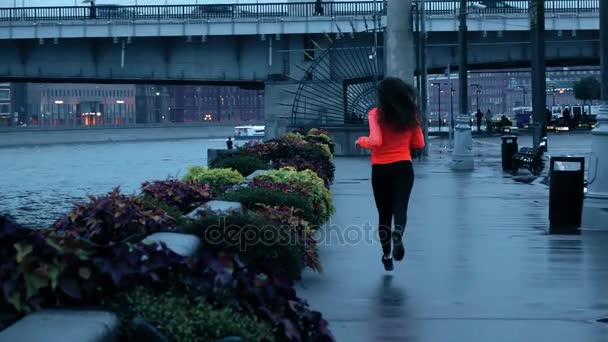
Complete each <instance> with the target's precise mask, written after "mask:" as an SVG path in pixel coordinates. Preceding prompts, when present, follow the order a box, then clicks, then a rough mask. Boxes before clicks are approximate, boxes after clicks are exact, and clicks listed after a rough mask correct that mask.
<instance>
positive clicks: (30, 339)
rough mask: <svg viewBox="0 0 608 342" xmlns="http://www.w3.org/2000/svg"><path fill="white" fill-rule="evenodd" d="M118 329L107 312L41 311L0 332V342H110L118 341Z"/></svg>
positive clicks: (115, 319) (117, 322)
mask: <svg viewBox="0 0 608 342" xmlns="http://www.w3.org/2000/svg"><path fill="white" fill-rule="evenodd" d="M118 327H119V320H118V317H116V315H114V314H113V313H110V312H106V311H88V310H87V311H85V310H43V311H39V312H36V313H33V314H30V315H28V316H25V317H24V318H23V319H21V320H19V321H18V322H17V323H15V324H13V325H11V326H10V327H8V328H7V329H5V330H3V331H2V332H0V341H2V342H4V341H6V342H11V341H19V342H42V341H44V342H66V341H78V342H112V341H118Z"/></svg>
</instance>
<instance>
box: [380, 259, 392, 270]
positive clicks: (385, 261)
mask: <svg viewBox="0 0 608 342" xmlns="http://www.w3.org/2000/svg"><path fill="white" fill-rule="evenodd" d="M382 264H383V265H384V270H385V271H392V270H393V258H392V257H391V258H388V259H387V258H385V257H384V255H383V256H382Z"/></svg>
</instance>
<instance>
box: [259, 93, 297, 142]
mask: <svg viewBox="0 0 608 342" xmlns="http://www.w3.org/2000/svg"><path fill="white" fill-rule="evenodd" d="M297 89H298V84H297V83H296V82H270V81H268V82H266V83H265V84H264V125H265V126H266V127H265V129H264V131H265V138H266V139H274V138H277V137H278V136H280V135H281V134H284V133H287V131H288V129H289V126H290V125H291V107H289V106H288V105H289V104H292V103H293V100H294V95H293V94H294V93H295V91H296V90H297Z"/></svg>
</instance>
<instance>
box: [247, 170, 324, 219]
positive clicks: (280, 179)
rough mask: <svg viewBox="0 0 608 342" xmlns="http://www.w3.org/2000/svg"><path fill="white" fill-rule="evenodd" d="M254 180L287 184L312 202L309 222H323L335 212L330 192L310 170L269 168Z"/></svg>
mask: <svg viewBox="0 0 608 342" xmlns="http://www.w3.org/2000/svg"><path fill="white" fill-rule="evenodd" d="M254 180H262V181H269V182H277V183H283V184H289V185H291V186H292V187H294V188H295V189H297V190H298V191H299V192H300V193H301V194H302V195H303V196H306V197H307V198H309V199H310V200H311V201H312V203H313V209H314V214H313V215H314V217H316V218H317V219H316V220H313V221H309V222H311V223H323V222H326V221H327V220H329V218H330V217H331V215H332V214H333V213H334V212H335V209H334V206H333V203H332V197H331V192H330V191H329V190H328V189H327V188H326V187H325V183H324V182H323V179H321V178H320V177H319V176H318V175H317V174H316V173H315V172H313V171H311V170H303V171H296V169H294V168H292V167H285V168H282V169H280V170H271V171H269V172H267V173H264V174H262V175H259V176H257V177H255V179H254Z"/></svg>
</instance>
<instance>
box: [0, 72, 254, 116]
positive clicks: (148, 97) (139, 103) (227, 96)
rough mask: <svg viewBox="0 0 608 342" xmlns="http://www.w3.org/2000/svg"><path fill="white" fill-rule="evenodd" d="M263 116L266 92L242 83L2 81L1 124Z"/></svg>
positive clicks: (0, 89) (0, 99)
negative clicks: (239, 84)
mask: <svg viewBox="0 0 608 342" xmlns="http://www.w3.org/2000/svg"><path fill="white" fill-rule="evenodd" d="M263 119H264V91H263V90H262V89H244V88H241V87H239V86H210V85H209V86H207V85H200V86H195V85H151V84H138V85H133V84H71V83H0V126H18V125H21V126H22V125H27V126H44V127H77V126H126V125H134V124H163V123H178V124H189V123H190V124H192V123H201V122H209V121H215V122H220V121H224V122H247V121H260V120H263Z"/></svg>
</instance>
